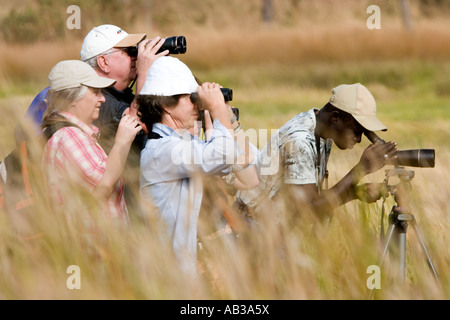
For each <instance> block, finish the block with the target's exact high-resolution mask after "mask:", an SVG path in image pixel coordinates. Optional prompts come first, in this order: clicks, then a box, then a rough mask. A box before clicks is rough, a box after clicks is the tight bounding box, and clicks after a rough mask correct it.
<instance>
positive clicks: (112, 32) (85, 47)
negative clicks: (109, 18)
mask: <svg viewBox="0 0 450 320" xmlns="http://www.w3.org/2000/svg"><path fill="white" fill-rule="evenodd" d="M146 37H147V35H146V34H145V33H137V34H129V33H127V32H126V31H125V30H122V29H121V28H119V27H118V26H115V25H112V24H104V25H101V26H98V27H95V28H93V29H92V30H91V31H89V33H88V34H87V35H86V37H85V38H84V40H83V44H82V46H81V51H80V57H81V60H82V61H86V60H89V59H90V58H93V57H95V56H97V55H99V54H101V53H103V52H105V51H107V50H109V49H111V48H125V47H133V46H135V45H137V44H138V43H139V42H141V41H142V40H144V39H145V38H146Z"/></svg>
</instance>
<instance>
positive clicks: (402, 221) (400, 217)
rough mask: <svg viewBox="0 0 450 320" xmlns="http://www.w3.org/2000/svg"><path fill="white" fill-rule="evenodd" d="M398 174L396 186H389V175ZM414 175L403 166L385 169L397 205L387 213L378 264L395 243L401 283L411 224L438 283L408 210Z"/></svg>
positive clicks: (417, 228) (403, 279) (414, 220)
mask: <svg viewBox="0 0 450 320" xmlns="http://www.w3.org/2000/svg"><path fill="white" fill-rule="evenodd" d="M392 176H398V177H399V179H400V183H399V184H397V185H396V186H394V187H392V186H389V184H388V181H389V177H392ZM413 177H414V171H412V170H406V169H404V168H403V167H395V168H393V169H389V170H386V179H385V184H386V186H387V187H388V189H389V192H390V193H391V194H393V195H394V199H395V201H396V202H397V205H396V206H394V207H393V208H392V211H391V213H390V214H389V229H388V231H387V239H386V243H385V247H384V250H383V256H382V258H381V261H380V266H381V265H382V263H383V260H384V258H385V257H386V254H387V252H388V249H389V248H390V246H391V245H393V244H394V245H395V249H396V250H395V251H396V253H397V256H398V267H399V277H400V281H401V283H402V284H404V283H405V279H406V231H407V229H408V226H409V225H411V226H412V227H413V229H414V231H415V232H416V235H417V237H418V239H419V241H420V244H421V247H422V249H423V251H424V253H425V255H426V258H427V264H428V267H429V268H430V270H431V272H432V274H433V276H434V278H435V279H436V281H437V282H438V283H439V277H438V274H437V272H436V268H435V266H434V264H433V262H432V261H431V257H430V254H429V252H428V250H427V247H426V245H425V241H424V237H423V235H422V232H421V231H420V228H419V226H418V225H417V222H416V219H415V218H414V215H412V214H411V212H410V210H409V199H408V193H409V191H411V180H412V179H413Z"/></svg>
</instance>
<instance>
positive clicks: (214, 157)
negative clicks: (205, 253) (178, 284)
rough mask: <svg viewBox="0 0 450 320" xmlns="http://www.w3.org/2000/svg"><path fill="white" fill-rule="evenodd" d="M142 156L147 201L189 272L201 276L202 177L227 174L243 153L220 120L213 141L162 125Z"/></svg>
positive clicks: (144, 193)
mask: <svg viewBox="0 0 450 320" xmlns="http://www.w3.org/2000/svg"><path fill="white" fill-rule="evenodd" d="M152 131H153V132H154V133H157V134H159V135H160V136H161V138H160V139H149V140H148V141H147V143H146V146H145V148H144V149H143V150H142V152H141V177H140V179H141V180H140V184H141V196H142V197H143V199H144V200H149V201H151V202H152V203H154V204H155V205H156V206H157V207H158V209H159V212H160V214H161V217H162V219H163V220H164V222H165V225H166V227H167V230H168V234H169V236H170V237H171V240H172V245H173V248H174V251H175V253H176V256H177V258H178V260H179V262H180V264H181V268H182V269H185V270H188V271H189V270H190V271H192V270H195V261H196V256H197V221H198V215H199V212H200V206H201V202H202V197H203V184H202V179H201V176H202V174H224V173H227V172H226V170H227V169H228V170H229V169H230V167H231V166H232V165H233V164H234V163H235V162H236V159H237V157H238V156H239V155H240V154H241V150H240V149H239V147H238V146H237V144H236V143H235V141H234V138H233V137H232V136H231V134H230V133H229V132H228V130H227V129H226V128H225V127H224V126H223V125H222V124H221V123H220V121H219V120H215V121H214V122H213V132H212V135H211V138H210V139H209V140H208V141H204V140H201V139H199V138H198V137H196V136H192V135H191V134H189V132H187V131H186V132H184V133H179V132H177V131H175V130H173V129H172V128H170V127H168V126H166V125H163V124H161V123H156V124H154V125H153V130H152Z"/></svg>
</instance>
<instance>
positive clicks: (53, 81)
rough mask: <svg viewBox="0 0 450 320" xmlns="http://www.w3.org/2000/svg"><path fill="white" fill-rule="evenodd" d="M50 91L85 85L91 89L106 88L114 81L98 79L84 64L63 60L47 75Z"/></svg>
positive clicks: (88, 66) (92, 70)
mask: <svg viewBox="0 0 450 320" xmlns="http://www.w3.org/2000/svg"><path fill="white" fill-rule="evenodd" d="M48 80H49V82H50V90H52V91H61V90H64V89H70V88H77V87H79V86H81V85H85V86H87V87H91V88H106V87H109V86H111V85H113V84H114V83H116V80H114V79H109V78H105V77H100V76H99V75H98V74H97V72H95V70H94V69H93V68H92V67H91V66H90V65H88V64H87V63H86V62H83V61H80V60H64V61H60V62H58V63H57V64H56V65H55V66H54V67H53V68H52V70H51V71H50V73H49V75H48Z"/></svg>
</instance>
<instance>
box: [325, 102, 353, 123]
mask: <svg viewBox="0 0 450 320" xmlns="http://www.w3.org/2000/svg"><path fill="white" fill-rule="evenodd" d="M322 110H323V111H324V112H326V113H332V112H334V111H337V112H339V115H340V117H341V118H342V120H344V121H346V120H350V119H354V118H353V116H352V115H351V114H350V113H348V112H346V111H344V110H341V109H339V108H336V107H335V106H333V105H332V104H331V103H329V102H328V103H327V104H326V105H325V106H324V107H323V108H322Z"/></svg>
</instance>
